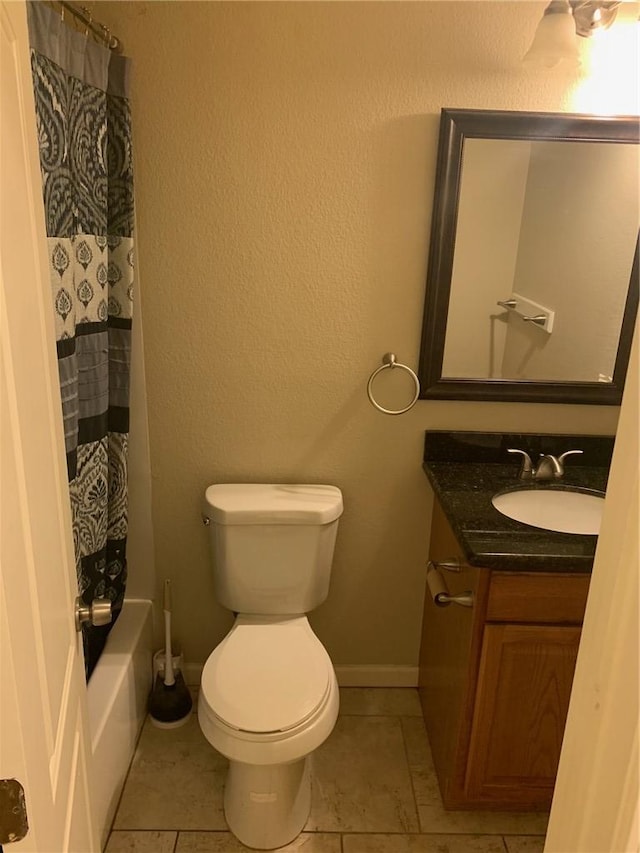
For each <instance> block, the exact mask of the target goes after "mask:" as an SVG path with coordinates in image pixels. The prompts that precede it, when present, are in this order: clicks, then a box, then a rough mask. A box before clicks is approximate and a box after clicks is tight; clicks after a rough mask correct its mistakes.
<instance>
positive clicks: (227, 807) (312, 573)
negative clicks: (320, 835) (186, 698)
mask: <svg viewBox="0 0 640 853" xmlns="http://www.w3.org/2000/svg"><path fill="white" fill-rule="evenodd" d="M341 514H342V493H341V492H340V489H338V488H336V487H335V486H311V485H264V484H255V483H251V484H247V483H244V484H237V483H236V484H217V485H213V486H209V488H208V489H207V490H206V492H205V502H204V512H203V520H204V522H205V524H207V525H208V526H209V532H210V543H211V547H212V552H213V576H214V588H215V593H216V597H217V599H218V601H219V602H220V603H221V604H222V605H223V606H224V607H226V608H228V609H229V610H231V611H233V612H234V613H235V614H236V619H235V622H234V624H233V627H232V628H231V630H230V631H229V633H228V634H227V635H226V637H225V638H224V639H223V640H222V642H221V643H220V644H219V645H218V646H216V648H215V649H214V650H213V652H212V653H211V655H210V656H209V658H208V660H207V662H206V663H205V665H204V669H203V672H202V681H201V685H200V692H199V697H198V722H199V723H200V728H201V729H202V732H203V734H204V736H205V738H206V739H207V740H208V741H209V743H210V744H211V745H212V746H213V747H214V748H215V749H216V750H217V751H218V752H220V753H222V755H224V756H226V757H227V758H228V759H229V771H228V775H227V779H226V784H225V792H224V811H225V817H226V819H227V823H228V825H229V828H230V830H231V831H232V832H233V834H234V835H235V836H236V837H237V838H238V839H239V840H240V841H241V842H242V843H243V844H245V845H246V846H247V847H253V848H256V849H259V850H269V849H273V848H275V847H282V846H284V845H285V844H288V843H289V842H290V841H292V840H293V839H294V838H295V837H296V836H297V835H298V834H299V833H300V832H301V831H302V829H303V827H304V825H305V823H306V821H307V818H308V817H309V811H310V808H311V781H310V772H309V757H310V755H311V753H312V752H313V751H314V750H315V749H316V748H317V747H319V746H320V744H322V743H323V742H324V741H325V740H326V738H327V737H328V736H329V734H330V733H331V731H332V729H333V727H334V725H335V722H336V718H337V716H338V706H339V698H338V684H337V681H336V676H335V672H334V670H333V665H332V663H331V659H330V658H329V655H328V654H327V652H326V651H325V649H324V646H323V645H322V643H321V642H320V640H319V639H318V638H317V637H316V635H315V634H314V633H313V631H312V630H311V626H310V625H309V622H308V620H307V617H306V615H305V614H306V613H308V612H309V611H310V610H313V608H314V607H317V606H318V605H319V604H321V603H322V602H323V601H324V600H325V599H326V597H327V594H328V592H329V579H330V576H331V564H332V560H333V550H334V545H335V540H336V533H337V529H338V521H339V518H340V516H341Z"/></svg>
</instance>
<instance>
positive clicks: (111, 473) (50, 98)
mask: <svg viewBox="0 0 640 853" xmlns="http://www.w3.org/2000/svg"><path fill="white" fill-rule="evenodd" d="M27 14H28V22H29V41H30V47H31V69H32V75H33V86H34V93H35V103H36V124H37V130H38V142H39V148H40V166H41V172H42V190H43V197H44V208H45V221H46V229H47V244H48V254H49V274H50V280H51V296H52V310H53V312H54V317H55V325H56V341H57V343H56V347H57V357H58V370H59V376H60V390H61V394H62V417H63V421H64V438H65V450H66V455H67V469H68V476H69V494H70V501H71V515H72V522H73V538H74V546H75V558H76V572H77V577H78V594H79V595H80V596H81V598H82V600H83V601H84V602H85V603H86V604H91V601H92V600H93V599H94V598H108V599H110V600H111V602H112V610H113V617H114V618H113V622H112V623H111V624H112V625H113V623H114V622H115V620H116V618H117V616H118V614H119V612H120V609H121V608H122V602H123V598H124V590H125V583H126V575H127V563H126V540H127V442H128V431H129V362H130V349H131V317H132V290H133V273H134V268H133V219H134V217H133V180H132V164H131V123H130V112H129V101H128V77H129V60H127V59H126V58H124V57H121V56H118V55H116V54H114V53H112V52H111V51H110V50H109V49H108V48H106V47H104V46H102V45H100V44H98V43H97V42H94V41H93V40H92V39H91V36H87V35H86V34H85V33H83V32H77V31H76V30H74V29H72V28H71V27H70V26H69V25H68V24H67V23H65V22H64V21H63V20H62V19H61V17H60V15H58V14H57V13H56V12H54V11H53V9H51V8H49V7H48V6H46V5H45V4H44V3H42V2H34V3H28V4H27ZM110 628H111V626H109V625H108V626H104V627H93V626H89V627H85V628H83V642H84V651H85V669H86V675H87V678H89V676H90V675H91V672H92V671H93V669H94V667H95V665H96V663H97V660H98V658H99V656H100V654H101V652H102V649H103V647H104V644H105V642H106V638H107V634H108V632H109V630H110Z"/></svg>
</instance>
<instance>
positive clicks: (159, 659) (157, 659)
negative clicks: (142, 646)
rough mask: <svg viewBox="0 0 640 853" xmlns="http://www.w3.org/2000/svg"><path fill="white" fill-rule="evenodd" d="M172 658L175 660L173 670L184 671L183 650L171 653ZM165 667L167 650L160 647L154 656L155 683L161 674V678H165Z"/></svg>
mask: <svg viewBox="0 0 640 853" xmlns="http://www.w3.org/2000/svg"><path fill="white" fill-rule="evenodd" d="M171 660H172V661H173V671H174V672H182V670H183V667H184V655H183V654H182V652H180V653H179V654H173V655H171ZM164 668H165V651H164V649H160V651H159V652H156V653H155V654H154V656H153V683H154V684H155V681H156V678H157V676H158V675H159V676H160V677H161V678H164Z"/></svg>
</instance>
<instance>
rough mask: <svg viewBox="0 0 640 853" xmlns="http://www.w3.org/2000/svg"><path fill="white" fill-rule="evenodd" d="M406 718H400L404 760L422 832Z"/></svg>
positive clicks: (418, 823)
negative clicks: (406, 732) (404, 721)
mask: <svg viewBox="0 0 640 853" xmlns="http://www.w3.org/2000/svg"><path fill="white" fill-rule="evenodd" d="M403 720H404V717H400V732H401V734H402V747H403V750H404V758H405V761H406V762H407V770H408V771H409V782H410V783H411V794H412V796H413V807H414V809H415V813H416V821H417V825H418V832H421V831H422V821H421V820H420V809H419V808H418V798H417V796H416V786H415V784H414V781H413V773H412V772H411V762H410V761H409V748H408V747H407V738H406V735H405V726H404V724H403Z"/></svg>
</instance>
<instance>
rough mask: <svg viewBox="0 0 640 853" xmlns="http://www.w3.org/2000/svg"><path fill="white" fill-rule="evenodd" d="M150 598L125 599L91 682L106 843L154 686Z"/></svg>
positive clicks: (97, 790) (99, 812) (97, 802)
mask: <svg viewBox="0 0 640 853" xmlns="http://www.w3.org/2000/svg"><path fill="white" fill-rule="evenodd" d="M151 660H152V615H151V602H150V601H146V600H142V599H126V600H125V603H124V607H123V608H122V613H121V614H120V617H119V618H118V621H117V622H116V624H115V626H114V628H113V630H112V631H111V633H110V634H109V637H108V639H107V643H106V645H105V648H104V651H103V653H102V655H101V657H100V660H99V661H98V664H97V666H96V668H95V670H94V671H93V674H92V676H91V678H90V680H89V684H88V686H87V702H88V708H89V731H90V734H91V752H92V755H93V759H92V762H91V766H92V768H93V772H92V777H93V779H92V784H91V788H92V793H93V813H94V822H95V825H96V828H97V831H98V833H99V835H100V839H101V842H102V846H103V847H104V845H105V843H106V840H107V835H108V833H109V829H110V827H111V823H112V821H113V816H114V814H115V810H116V806H117V805H118V799H119V797H120V793H121V791H122V786H123V785H124V781H125V777H126V775H127V770H128V769H129V764H130V762H131V758H132V756H133V751H134V749H135V745H136V741H137V739H138V735H139V733H140V729H141V727H142V724H143V722H144V718H145V715H146V712H147V697H148V695H149V690H150V689H151V674H152V673H151V670H152V665H151Z"/></svg>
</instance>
